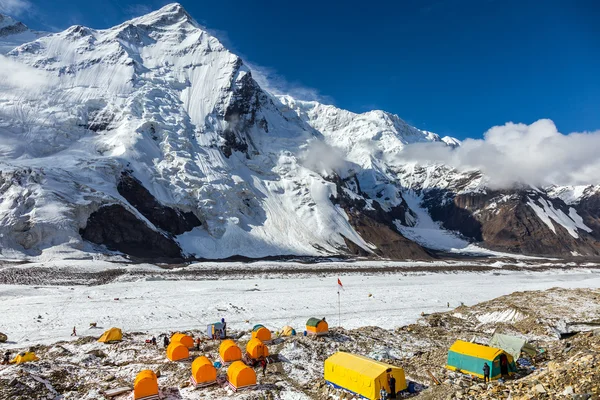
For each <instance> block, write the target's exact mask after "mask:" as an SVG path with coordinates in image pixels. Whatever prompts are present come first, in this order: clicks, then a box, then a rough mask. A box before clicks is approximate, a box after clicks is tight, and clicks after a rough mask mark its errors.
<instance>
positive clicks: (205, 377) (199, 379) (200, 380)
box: [190, 356, 217, 387]
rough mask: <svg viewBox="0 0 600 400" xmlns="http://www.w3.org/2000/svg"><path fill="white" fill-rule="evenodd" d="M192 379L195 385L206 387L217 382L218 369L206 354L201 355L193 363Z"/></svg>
mask: <svg viewBox="0 0 600 400" xmlns="http://www.w3.org/2000/svg"><path fill="white" fill-rule="evenodd" d="M190 381H191V383H192V385H193V386H194V387H205V386H210V385H213V384H215V383H217V369H216V368H215V367H214V366H213V364H212V363H211V362H210V360H209V359H208V358H207V357H205V356H200V357H198V358H196V359H195V360H194V362H193V363H192V376H191V377H190Z"/></svg>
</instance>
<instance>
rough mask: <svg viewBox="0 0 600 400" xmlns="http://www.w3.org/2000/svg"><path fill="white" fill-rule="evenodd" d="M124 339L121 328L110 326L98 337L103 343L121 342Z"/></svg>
mask: <svg viewBox="0 0 600 400" xmlns="http://www.w3.org/2000/svg"><path fill="white" fill-rule="evenodd" d="M121 340H123V332H121V330H120V329H119V328H110V329H109V330H107V331H106V332H104V333H103V334H102V336H100V339H98V341H99V342H102V343H110V342H120V341H121Z"/></svg>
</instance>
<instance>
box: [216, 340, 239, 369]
mask: <svg viewBox="0 0 600 400" xmlns="http://www.w3.org/2000/svg"><path fill="white" fill-rule="evenodd" d="M219 358H220V359H221V361H222V362H223V364H226V363H230V362H233V361H238V360H241V359H242V350H241V349H240V348H239V347H238V345H237V344H235V342H234V341H233V340H231V339H227V340H224V341H223V342H221V345H220V346H219Z"/></svg>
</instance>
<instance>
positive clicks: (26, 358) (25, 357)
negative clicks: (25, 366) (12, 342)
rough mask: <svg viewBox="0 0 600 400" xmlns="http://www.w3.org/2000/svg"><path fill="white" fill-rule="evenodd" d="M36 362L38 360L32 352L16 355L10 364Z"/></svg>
mask: <svg viewBox="0 0 600 400" xmlns="http://www.w3.org/2000/svg"><path fill="white" fill-rule="evenodd" d="M37 360H39V358H38V357H37V356H36V355H35V353H34V352H32V351H28V352H26V353H19V354H17V356H16V357H15V358H14V359H13V360H12V362H13V363H15V364H22V363H26V362H31V361H37Z"/></svg>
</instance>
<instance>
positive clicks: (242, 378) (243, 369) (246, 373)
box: [227, 361, 256, 391]
mask: <svg viewBox="0 0 600 400" xmlns="http://www.w3.org/2000/svg"><path fill="white" fill-rule="evenodd" d="M227 382H228V383H229V386H231V388H232V389H233V390H234V391H238V390H240V389H243V388H248V387H251V386H254V385H256V372H254V370H253V369H252V368H250V367H248V366H247V365H246V364H244V363H243V362H241V361H234V362H233V363H232V364H231V365H230V366H229V368H227Z"/></svg>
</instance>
